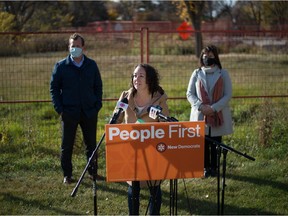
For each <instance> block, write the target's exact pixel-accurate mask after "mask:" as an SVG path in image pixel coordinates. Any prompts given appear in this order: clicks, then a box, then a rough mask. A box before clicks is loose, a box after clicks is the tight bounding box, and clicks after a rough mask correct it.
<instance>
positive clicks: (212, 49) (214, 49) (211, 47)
mask: <svg viewBox="0 0 288 216" xmlns="http://www.w3.org/2000/svg"><path fill="white" fill-rule="evenodd" d="M207 52H212V53H213V54H214V56H215V62H216V64H217V65H218V67H219V68H220V69H222V65H221V62H220V59H219V55H218V49H217V47H216V46H214V45H209V46H207V47H205V48H204V49H203V50H202V51H201V54H200V58H199V65H200V67H202V66H204V62H203V55H204V54H206V53H207Z"/></svg>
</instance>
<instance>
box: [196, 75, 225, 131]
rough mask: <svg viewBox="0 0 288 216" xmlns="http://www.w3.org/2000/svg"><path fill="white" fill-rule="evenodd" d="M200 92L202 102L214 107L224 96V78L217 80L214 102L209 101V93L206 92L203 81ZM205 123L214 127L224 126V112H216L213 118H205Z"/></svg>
mask: <svg viewBox="0 0 288 216" xmlns="http://www.w3.org/2000/svg"><path fill="white" fill-rule="evenodd" d="M200 92H201V97H202V102H203V104H204V105H207V104H208V105H212V104H214V103H216V102H217V101H218V100H220V98H221V97H222V96H223V78H222V77H219V79H218V80H217V82H216V84H215V86H214V91H213V97H212V102H211V101H210V99H209V96H208V93H207V92H206V90H205V87H204V86H203V83H202V81H200ZM205 122H206V123H207V124H209V125H210V126H212V127H218V126H221V125H222V124H223V113H222V111H219V112H214V115H213V116H205Z"/></svg>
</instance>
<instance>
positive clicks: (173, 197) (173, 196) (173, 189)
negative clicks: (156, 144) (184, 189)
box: [159, 115, 179, 215]
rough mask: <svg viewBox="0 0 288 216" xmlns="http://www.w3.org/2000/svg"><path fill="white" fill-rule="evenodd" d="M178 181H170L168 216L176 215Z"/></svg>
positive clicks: (173, 120) (162, 117)
mask: <svg viewBox="0 0 288 216" xmlns="http://www.w3.org/2000/svg"><path fill="white" fill-rule="evenodd" d="M159 118H160V119H162V120H164V121H166V122H179V121H178V119H176V118H174V117H169V116H164V115H159ZM177 194H178V179H170V215H177V202H178V195H177Z"/></svg>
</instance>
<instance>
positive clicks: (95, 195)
mask: <svg viewBox="0 0 288 216" xmlns="http://www.w3.org/2000/svg"><path fill="white" fill-rule="evenodd" d="M121 103H122V104H121ZM121 103H120V104H119V109H118V111H117V112H116V113H114V115H113V116H112V118H111V119H110V121H109V123H108V124H116V121H117V119H118V118H119V116H120V114H121V112H123V111H124V110H123V109H124V108H125V105H127V104H128V100H127V98H123V99H122V100H121ZM117 106H118V105H117ZM127 106H128V105H127ZM104 137H105V133H104V134H103V135H102V137H101V139H100V141H99V142H98V144H97V145H96V148H95V149H94V151H93V152H92V154H91V156H90V158H89V160H88V162H87V164H86V167H85V168H84V170H83V172H82V174H81V176H80V178H79V180H78V182H77V184H76V186H75V188H74V189H73V191H72V193H71V196H72V197H75V195H76V193H77V190H78V188H79V186H80V184H81V182H82V180H83V178H84V175H85V173H86V172H87V170H88V168H89V166H90V164H91V162H92V161H93V159H94V157H95V154H96V152H97V151H98V149H99V147H100V145H101V143H102V142H103V140H104ZM97 169H98V168H96V167H95V172H93V197H94V215H97V191H96V189H97V185H96V177H97Z"/></svg>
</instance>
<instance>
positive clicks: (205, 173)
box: [204, 169, 211, 178]
mask: <svg viewBox="0 0 288 216" xmlns="http://www.w3.org/2000/svg"><path fill="white" fill-rule="evenodd" d="M210 175H211V172H210V169H204V178H208V177H209V176H210Z"/></svg>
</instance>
